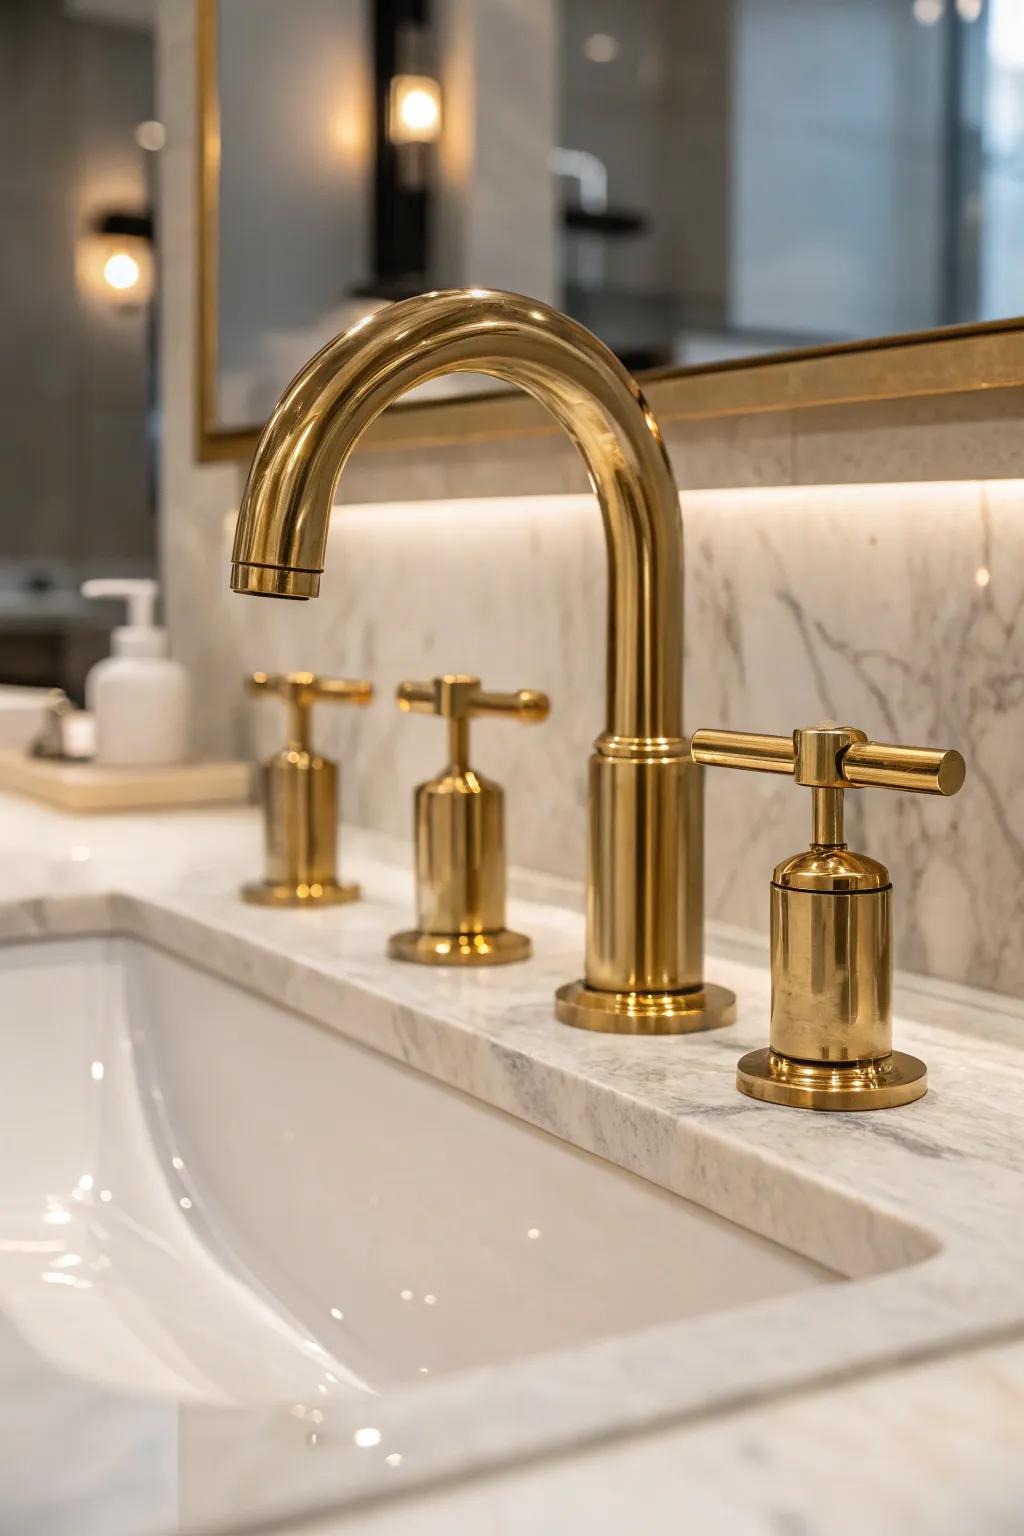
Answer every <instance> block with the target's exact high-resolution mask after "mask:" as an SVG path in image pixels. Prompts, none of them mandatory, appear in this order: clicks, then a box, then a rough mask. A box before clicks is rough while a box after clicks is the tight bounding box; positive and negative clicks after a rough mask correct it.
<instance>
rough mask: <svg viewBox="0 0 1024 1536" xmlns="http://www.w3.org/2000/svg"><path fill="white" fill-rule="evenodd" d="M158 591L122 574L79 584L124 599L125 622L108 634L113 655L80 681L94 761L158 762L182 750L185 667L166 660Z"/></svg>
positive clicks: (174, 758)
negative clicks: (92, 724)
mask: <svg viewBox="0 0 1024 1536" xmlns="http://www.w3.org/2000/svg"><path fill="white" fill-rule="evenodd" d="M158 591H159V588H158V586H157V583H156V582H155V581H146V580H129V579H127V578H125V579H122V580H115V579H111V580H103V581H86V582H83V584H82V596H83V597H98V598H109V597H119V598H123V599H124V601H125V602H126V603H127V604H128V623H127V624H125V625H122V626H121V627H120V628H119V629H115V630H114V632H113V634H112V635H111V639H110V652H111V654H110V655H109V656H108V657H107V658H106V660H105V661H98V662H97V663H96V665H95V666H94V667H93V668H92V670H91V671H90V673H89V675H88V677H87V678H86V680H85V702H86V707H87V709H89V710H90V711H91V713H92V714H93V715H94V716H95V718H96V761H97V762H98V763H109V764H111V765H119V766H124V767H129V766H150V767H161V766H166V765H168V764H170V763H181V762H184V760H185V758H186V757H187V756H188V724H189V687H188V673H187V672H186V671H185V668H184V667H183V666H181V664H180V663H179V662H176V661H172V660H171V659H170V657H169V656H168V654H167V631H166V630H165V629H160V628H158V627H157V625H156V624H155V623H154V614H155V608H156V599H157V593H158Z"/></svg>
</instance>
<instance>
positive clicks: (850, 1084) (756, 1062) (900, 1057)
mask: <svg viewBox="0 0 1024 1536" xmlns="http://www.w3.org/2000/svg"><path fill="white" fill-rule="evenodd" d="M736 1086H737V1088H738V1089H739V1090H740V1092H741V1093H746V1094H749V1096H750V1097H751V1098H752V1099H763V1100H764V1101H765V1103H767V1104H787V1105H789V1106H790V1108H792V1109H825V1110H833V1111H834V1110H843V1111H849V1110H858V1109H895V1108H896V1106H897V1105H899V1104H912V1103H913V1101H914V1100H915V1099H919V1098H921V1097H922V1095H923V1094H925V1093H927V1092H928V1069H927V1067H926V1066H925V1064H924V1062H923V1061H918V1059H917V1057H916V1056H906V1055H904V1053H903V1052H902V1051H892V1052H891V1053H890V1055H888V1056H886V1057H884V1058H883V1060H881V1061H875V1062H850V1063H847V1064H843V1063H840V1062H836V1063H834V1064H833V1065H831V1066H830V1065H828V1064H825V1063H814V1062H809V1061H792V1060H790V1058H789V1057H788V1056H777V1055H776V1053H775V1052H774V1051H773V1050H771V1049H770V1048H766V1049H764V1050H760V1051H751V1052H750V1054H749V1056H744V1057H743V1058H742V1060H741V1061H740V1062H739V1064H738V1065H737V1067H736Z"/></svg>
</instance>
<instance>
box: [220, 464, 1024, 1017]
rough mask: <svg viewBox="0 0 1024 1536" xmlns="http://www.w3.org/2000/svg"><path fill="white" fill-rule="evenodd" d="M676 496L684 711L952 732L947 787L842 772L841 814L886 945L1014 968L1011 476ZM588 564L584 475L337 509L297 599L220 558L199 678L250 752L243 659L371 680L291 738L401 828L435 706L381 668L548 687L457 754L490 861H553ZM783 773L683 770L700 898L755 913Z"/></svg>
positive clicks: (407, 820) (790, 831) (790, 791)
mask: <svg viewBox="0 0 1024 1536" xmlns="http://www.w3.org/2000/svg"><path fill="white" fill-rule="evenodd" d="M682 507H683V518H684V525H685V533H686V549H687V571H686V600H687V635H686V647H687V672H686V676H687V695H686V707H685V718H686V724H687V728H688V729H695V728H696V727H697V726H702V725H723V726H731V727H739V728H746V729H750V730H761V731H772V732H778V733H784V732H788V731H789V730H790V729H791V728H792V727H793V726H794V725H797V724H806V723H810V722H814V721H816V720H818V719H821V718H833V719H840V720H842V721H844V722H847V723H850V724H853V725H857V726H860V727H862V728H863V729H864V730H866V731H867V732H868V734H869V735H870V736H872V737H875V738H876V739H879V740H885V741H901V742H908V743H914V744H931V745H941V746H956V747H959V748H960V749H961V750H962V751H963V753H964V755H965V757H966V759H967V763H968V781H967V784H966V786H965V788H964V789H963V791H962V792H961V794H960V795H959V796H958V797H957V798H956V799H955V800H953V801H948V802H947V801H941V800H938V799H931V798H928V797H924V796H914V795H901V794H894V793H888V792H885V791H854V792H852V793H851V794H850V795H849V796H848V803H849V812H848V829H849V831H848V835H849V838H850V841H851V843H854V844H856V845H859V846H860V847H861V848H862V849H863V850H864V851H867V852H870V853H872V854H873V855H874V856H875V857H878V858H881V859H883V860H884V861H885V862H886V863H887V864H888V865H889V866H890V868H891V870H892V874H893V878H894V881H895V884H896V894H897V905H896V934H897V940H896V945H897V964H898V965H900V966H902V967H904V968H907V969H912V970H916V971H921V972H925V973H930V974H933V975H937V976H941V977H944V978H948V979H952V980H955V981H962V982H967V983H971V984H973V985H977V986H982V987H987V988H992V989H994V990H997V991H1004V992H1020V991H1021V990H1022V988H1024V947H1022V946H1021V945H1020V944H1019V943H1017V942H1016V939H1015V935H1016V934H1017V932H1018V931H1019V927H1020V924H1021V920H1022V916H1024V911H1022V909H1024V790H1022V789H1021V788H1020V775H1018V773H1017V766H1016V760H1015V758H1014V750H1015V746H1016V744H1017V743H1020V742H1021V741H1022V739H1024V580H1022V577H1021V575H1020V572H1021V570H1022V569H1024V558H1022V557H1024V482H1022V481H1008V480H1002V481H984V482H982V481H958V482H949V483H939V484H935V483H928V484H901V485H880V486H878V485H876V486H870V487H868V486H829V487H783V488H777V489H751V490H735V491H732V490H730V491H724V490H713V491H686V492H684V494H683V496H682ZM226 537H227V530H226V532H225V538H226ZM605 582H606V573H605V557H604V548H603V536H602V531H601V525H600V519H599V517H598V515H597V510H596V505H595V503H594V501H593V499H592V498H591V497H590V496H587V495H569V496H538V497H530V498H505V499H499V500H491V501H469V500H463V501H448V502H420V503H409V504H403V505H394V504H378V505H365V506H357V507H344V508H339V509H338V510H337V511H336V514H335V517H334V521H333V525H332V530H331V536H330V548H329V553H328V559H327V570H326V573H325V577H324V581H323V587H322V597H321V600H320V601H319V602H315V603H308V604H291V603H289V604H284V603H281V604H276V603H270V602H257V601H253V600H251V599H249V600H242V599H241V598H238V597H234V596H232V595H230V594H229V593H228V592H227V590H226V581H225V585H224V588H222V589H221V588H219V583H218V588H219V590H220V591H221V592H222V596H221V597H220V598H219V599H218V601H219V602H221V603H222V604H223V611H222V614H221V615H220V616H219V617H218V619H217V621H216V624H215V626H214V627H215V629H216V632H217V658H216V662H215V663H214V661H213V658H212V657H211V658H210V661H211V664H214V665H216V666H217V667H218V668H219V669H221V670H222V677H221V681H220V684H219V686H218V689H217V692H218V693H219V694H220V696H221V697H222V699H223V700H224V705H223V706H222V707H224V708H226V709H228V710H229V712H230V711H231V710H234V711H236V713H235V714H234V715H233V717H232V725H233V728H234V729H236V730H237V731H238V733H239V734H240V736H241V738H242V739H243V741H244V742H245V744H246V745H247V746H249V747H250V748H251V749H252V750H254V751H256V752H258V753H261V754H262V753H266V752H268V751H270V750H273V749H274V748H275V747H276V746H277V745H278V744H279V742H280V739H281V733H282V726H283V721H282V720H281V718H280V712H279V710H278V708H277V706H275V705H274V704H273V703H269V702H267V703H262V704H248V703H246V702H244V701H243V696H242V692H241V679H242V675H243V673H244V672H245V671H247V670H250V669H253V668H256V667H265V668H268V669H277V668H288V667H310V668H313V669H316V670H320V671H332V672H340V673H348V674H352V675H356V674H358V675H362V676H366V677H369V678H371V679H373V681H374V683H375V685H376V687H377V699H376V701H375V704H374V705H373V706H372V707H371V708H370V709H368V710H355V709H348V708H341V707H331V706H322V707H321V708H320V709H319V710H318V712H317V719H316V740H317V742H318V744H319V745H320V746H321V747H322V749H323V750H325V751H327V752H329V753H331V754H332V755H334V754H336V755H339V756H340V757H341V758H342V761H343V765H344V781H343V782H344V787H343V800H344V815H345V819H346V820H348V821H353V822H356V823H358V824H360V825H363V826H367V827H371V828H375V829H378V830H383V831H387V832H395V833H408V831H409V830H410V828H411V813H412V812H411V808H412V791H413V787H414V785H415V784H416V783H417V782H418V781H419V780H421V779H423V778H425V777H428V776H430V775H431V774H432V773H434V772H436V771H437V770H438V768H439V767H440V766H441V764H442V762H443V755H444V754H443V731H442V727H441V725H440V723H435V722H432V721H430V720H427V719H424V718H422V717H420V716H403V715H400V714H399V712H398V710H397V708H396V707H395V705H394V702H393V695H394V689H395V686H396V684H397V683H398V682H399V681H400V680H401V679H403V678H407V677H424V678H427V677H431V676H433V675H435V674H437V673H440V672H444V671H462V672H474V673H479V674H480V675H481V677H482V678H483V681H484V683H485V684H486V685H488V686H491V687H495V688H516V687H526V686H528V687H538V688H544V689H546V690H548V691H549V692H550V694H551V697H552V702H553V709H552V714H551V718H550V720H549V721H548V722H547V723H546V724H545V725H543V726H541V727H539V728H534V729H524V728H522V727H520V726H517V725H513V724H510V723H507V722H501V721H498V722H480V723H478V724H477V726H476V727H475V730H474V743H473V756H474V760H475V763H476V765H477V766H478V767H479V768H480V769H481V770H482V771H484V772H485V773H488V774H491V775H492V776H493V777H495V778H497V779H498V780H499V781H500V782H501V783H503V784H504V785H505V787H506V791H507V796H508V803H507V819H508V842H509V854H510V859H511V860H512V862H513V863H515V864H518V865H521V866H524V867H526V868H532V869H536V870H540V871H544V872H545V873H549V874H555V875H561V876H567V877H570V878H574V879H579V878H581V876H582V873H583V857H584V854H583V850H584V804H585V770H586V761H587V756H588V752H589V748H590V744H591V741H592V740H593V738H594V736H595V735H596V734H597V732H598V730H599V729H600V727H601V724H602V702H603V688H604V632H605V615H604V604H605ZM208 617H209V616H208ZM225 667H226V668H228V669H229V672H228V675H227V676H224V675H223V669H224V668H225ZM232 668H234V669H236V670H237V676H238V689H237V692H236V691H235V690H234V689H233V688H232V686H231V682H230V669H232ZM207 697H209V693H207ZM229 701H230V702H229ZM227 723H228V722H227V720H225V722H224V724H225V725H227ZM207 734H208V733H207ZM808 800H809V797H808V796H807V795H806V794H804V793H803V792H801V791H798V790H797V789H796V788H795V787H794V785H793V784H792V783H791V781H789V780H780V779H777V778H774V777H765V776H761V775H756V774H741V773H728V772H721V771H718V772H716V771H712V772H710V773H709V776H708V816H707V905H708V914H709V916H710V917H712V918H715V919H718V920H720V921H724V922H728V923H731V924H735V925H738V926H742V927H746V928H752V929H756V930H762V931H763V930H766V928H767V918H768V879H769V876H770V872H771V869H772V867H773V865H774V864H775V863H776V861H777V860H779V859H780V858H782V857H785V856H786V855H788V854H790V853H793V852H795V851H797V850H798V849H799V848H800V847H801V846H803V845H804V843H805V842H806V840H807V835H808V824H809V814H810V812H809V803H808Z"/></svg>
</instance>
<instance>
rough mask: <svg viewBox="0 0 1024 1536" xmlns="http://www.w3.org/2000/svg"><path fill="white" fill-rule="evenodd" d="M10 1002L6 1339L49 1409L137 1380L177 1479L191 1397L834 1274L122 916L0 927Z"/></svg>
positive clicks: (696, 1305)
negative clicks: (72, 929)
mask: <svg viewBox="0 0 1024 1536" xmlns="http://www.w3.org/2000/svg"><path fill="white" fill-rule="evenodd" d="M0 1004H2V1006H0V1031H2V1041H3V1062H4V1114H3V1116H2V1118H0V1124H2V1136H3V1141H4V1147H3V1154H2V1156H0V1315H2V1320H3V1321H2V1324H0V1366H3V1365H4V1364H5V1363H6V1365H7V1367H8V1371H7V1377H8V1380H10V1368H11V1361H12V1360H15V1361H16V1362H17V1372H18V1379H19V1380H21V1381H22V1382H23V1383H24V1382H29V1383H31V1382H33V1381H35V1382H36V1384H37V1386H38V1383H40V1382H46V1383H49V1388H48V1389H47V1391H49V1396H47V1391H44V1390H43V1388H42V1387H39V1391H38V1393H37V1396H39V1411H40V1413H44V1412H50V1413H51V1415H52V1413H53V1411H54V1410H53V1402H54V1400H55V1399H54V1395H53V1394H54V1392H57V1387H56V1385H55V1384H61V1385H60V1392H57V1399H59V1401H60V1402H64V1403H65V1404H66V1403H67V1401H69V1399H68V1397H67V1394H68V1392H69V1391H71V1390H72V1389H71V1388H70V1387H69V1386H68V1383H69V1382H70V1383H78V1384H79V1389H81V1390H84V1389H85V1386H86V1385H88V1386H89V1387H90V1388H91V1389H93V1390H95V1391H96V1392H98V1393H100V1394H101V1396H102V1400H103V1401H104V1402H111V1401H114V1400H117V1401H121V1400H123V1399H124V1398H125V1396H129V1397H130V1398H131V1399H132V1400H133V1401H134V1402H135V1404H136V1409H135V1417H134V1419H133V1422H134V1423H135V1424H136V1425H143V1423H144V1422H145V1423H149V1424H150V1425H151V1427H152V1428H153V1435H155V1437H156V1438H155V1439H153V1436H150V1438H149V1439H148V1440H147V1442H146V1443H147V1445H148V1446H149V1450H148V1451H147V1452H146V1454H147V1455H148V1456H149V1457H150V1463H151V1466H152V1468H153V1469H155V1470H154V1472H153V1475H154V1477H156V1478H157V1481H160V1482H161V1487H162V1488H163V1495H165V1496H166V1498H167V1499H170V1500H171V1501H172V1502H173V1487H172V1484H173V1470H174V1447H173V1437H172V1438H171V1440H168V1439H167V1437H166V1436H164V1438H163V1439H161V1433H162V1431H161V1430H160V1426H161V1425H166V1423H167V1422H168V1420H167V1419H166V1415H167V1413H168V1412H170V1413H171V1415H172V1421H173V1414H174V1412H176V1411H177V1405H181V1404H197V1403H198V1404H221V1405H233V1406H236V1407H243V1408H244V1407H250V1408H251V1407H264V1406H268V1407H269V1406H272V1405H277V1404H285V1405H298V1406H300V1407H301V1405H316V1404H321V1403H324V1402H337V1401H338V1400H339V1399H340V1398H343V1397H345V1396H348V1397H350V1398H352V1397H355V1398H359V1397H360V1396H362V1395H365V1394H367V1393H380V1392H387V1391H388V1390H389V1389H391V1388H393V1387H394V1386H396V1385H398V1384H403V1383H408V1382H410V1381H422V1380H423V1378H424V1377H425V1376H428V1377H436V1376H437V1375H438V1374H439V1373H443V1372H453V1371H460V1370H463V1369H466V1368H469V1367H473V1366H480V1365H484V1364H489V1363H494V1362H501V1361H506V1360H509V1359H511V1358H514V1357H517V1356H522V1355H524V1354H529V1353H533V1352H536V1351H542V1350H549V1349H553V1348H562V1347H567V1346H571V1345H573V1344H579V1343H582V1342H586V1341H588V1340H592V1339H597V1338H600V1337H602V1336H604V1335H608V1334H612V1333H625V1332H630V1331H633V1330H635V1329H639V1328H642V1327H644V1326H645V1325H647V1324H651V1323H655V1322H659V1321H665V1320H669V1319H675V1318H681V1317H685V1316H687V1315H696V1314H700V1313H704V1312H710V1311H716V1310H719V1309H721V1308H724V1307H731V1306H736V1305H739V1304H742V1303H745V1302H750V1301H753V1300H756V1299H760V1298H765V1297H769V1296H772V1295H776V1294H779V1293H781V1292H785V1291H791V1290H795V1289H798V1288H800V1287H804V1286H809V1285H813V1284H816V1283H819V1282H822V1281H824V1280H828V1279H830V1278H834V1277H833V1276H831V1275H830V1273H829V1272H828V1271H826V1270H823V1269H821V1268H820V1267H818V1266H816V1265H814V1264H812V1263H810V1262H809V1261H807V1260H804V1259H802V1258H800V1257H798V1256H796V1255H794V1254H791V1253H789V1252H787V1251H786V1250H784V1249H782V1248H780V1247H778V1246H776V1245H774V1244H772V1243H770V1242H768V1241H766V1240H764V1239H762V1238H759V1237H756V1236H753V1235H751V1234H750V1233H747V1232H745V1231H743V1230H742V1229H741V1228H739V1227H737V1226H734V1225H732V1224H731V1223H729V1222H726V1221H724V1220H722V1219H720V1218H718V1217H715V1216H712V1215H709V1214H708V1213H707V1212H705V1211H703V1210H701V1209H700V1208H699V1207H697V1206H695V1205H692V1204H690V1203H688V1202H686V1201H685V1200H681V1199H679V1198H677V1197H676V1196H673V1195H671V1194H668V1193H666V1192H664V1191H662V1190H660V1189H658V1188H656V1187H655V1186H653V1185H651V1184H648V1183H645V1182H644V1181H642V1180H640V1179H638V1178H636V1177H634V1176H632V1175H630V1174H627V1173H624V1172H622V1171H621V1170H619V1169H617V1168H615V1167H613V1166H611V1165H610V1164H607V1163H604V1162H602V1161H600V1160H599V1159H597V1158H594V1157H592V1156H590V1155H589V1154H586V1153H582V1152H579V1151H577V1150H575V1149H574V1148H572V1147H571V1146H569V1145H567V1144H566V1143H563V1142H560V1141H558V1140H556V1139H555V1138H553V1137H551V1136H548V1135H547V1134H546V1133H544V1132H541V1131H538V1130H535V1129H533V1128H532V1127H530V1126H528V1125H526V1124H524V1123H522V1122H520V1121H517V1120H515V1119H513V1118H511V1117H510V1116H507V1115H505V1114H503V1113H502V1112H500V1111H497V1110H493V1109H490V1108H488V1107H487V1106H485V1105H483V1104H481V1103H479V1102H477V1101H475V1100H472V1099H470V1098H468V1097H466V1096H464V1095H462V1094H460V1093H459V1092H457V1091H455V1090H452V1089H450V1088H447V1087H445V1086H444V1085H442V1084H439V1083H437V1082H435V1081H433V1080H432V1079H430V1078H427V1077H425V1076H423V1075H422V1074H421V1073H418V1072H415V1071H412V1070H410V1069H408V1068H405V1067H403V1066H401V1065H399V1064H397V1063H396V1062H394V1061H392V1060H390V1059H388V1058H386V1057H384V1056H382V1055H377V1054H376V1053H374V1052H372V1051H369V1050H366V1049H365V1048H363V1047H362V1046H359V1045H356V1044H354V1043H352V1042H350V1041H348V1040H346V1039H345V1038H343V1037H342V1036H341V1035H340V1034H337V1033H335V1032H334V1031H332V1030H328V1029H325V1028H323V1027H322V1026H320V1025H318V1024H315V1023H312V1022H310V1021H308V1020H307V1019H304V1018H303V1017H301V1016H299V1015H298V1014H293V1013H289V1012H288V1011H286V1010H284V1009H282V1008H279V1007H277V1006H275V1005H272V1004H270V1003H268V1002H265V1001H263V1000H261V999H260V998H258V997H256V996H254V995H252V994H250V993H248V992H246V991H244V990H242V989H241V988H239V987H236V986H233V985H231V984H229V983H227V982H224V981H222V980H220V979H218V978H216V977H214V976H213V975H210V974H208V973H206V972H205V971H202V970H200V969H198V968H193V967H191V966H189V965H187V964H186V963H184V962H182V961H181V960H178V959H176V958H174V957H172V956H170V955H168V954H165V953H163V952H162V951H159V950H157V949H154V948H148V947H146V946H144V945H143V944H141V943H139V942H137V941H133V940H128V939H122V938H110V937H105V938H88V939H86V938H82V939H68V940H61V941H47V942H40V943H35V944H17V945H10V946H8V947H6V948H0ZM33 1371H35V1376H33ZM50 1388H52V1391H50ZM61 1393H63V1396H61ZM29 1398H30V1399H31V1392H30V1393H29ZM76 1401H77V1400H76ZM47 1403H49V1404H50V1407H49V1409H47V1408H46V1404H47ZM22 1410H24V1399H23V1401H22ZM147 1412H148V1413H150V1414H151V1418H150V1420H146V1419H145V1414H146V1413H147ZM152 1415H155V1417H152ZM161 1415H164V1417H161ZM49 1422H50V1423H51V1424H52V1418H51V1420H50V1421H49ZM140 1432H141V1431H140ZM8 1455H9V1456H10V1460H9V1461H8V1462H7V1463H5V1462H4V1453H3V1452H0V1527H2V1528H5V1529H6V1528H7V1527H6V1526H5V1525H4V1519H5V1518H6V1517H7V1516H9V1512H10V1510H11V1509H12V1508H17V1509H18V1510H22V1508H23V1505H22V1504H21V1503H19V1502H18V1500H19V1498H21V1499H22V1500H24V1497H25V1492H24V1489H23V1488H22V1487H21V1483H20V1482H19V1479H21V1478H23V1477H24V1476H26V1475H27V1474H25V1473H24V1469H23V1467H22V1466H21V1464H20V1461H19V1458H18V1457H17V1456H14V1455H13V1454H11V1453H8ZM158 1474H159V1475H158ZM161 1479H162V1481H161ZM12 1488H13V1490H14V1491H13V1492H12ZM5 1490H6V1491H5ZM19 1490H20V1492H19ZM163 1495H162V1496H163ZM5 1511H6V1512H7V1516H5ZM36 1514H37V1517H38V1518H37V1520H36V1523H35V1524H32V1523H30V1522H29V1521H28V1520H27V1519H26V1520H23V1523H22V1524H20V1525H17V1523H16V1528H18V1529H24V1530H29V1529H31V1530H32V1531H33V1533H44V1532H46V1531H49V1530H51V1529H52V1530H53V1531H57V1530H60V1529H63V1527H61V1526H60V1525H59V1523H58V1524H51V1525H47V1523H46V1520H45V1519H44V1518H43V1515H41V1514H39V1511H38V1510H37V1511H36ZM83 1519H84V1517H81V1518H80V1519H79V1523H78V1525H77V1527H76V1529H77V1530H78V1532H79V1533H81V1532H85V1531H87V1530H90V1529H92V1527H90V1526H89V1525H88V1522H87V1521H85V1522H84V1523H83ZM161 1519H162V1520H163V1521H164V1523H167V1521H168V1512H167V1510H163V1511H162V1513H161ZM154 1523H158V1522H156V1521H154ZM12 1528H15V1527H12ZM140 1528H142V1522H141V1521H139V1522H137V1524H134V1525H129V1526H126V1527H125V1529H131V1530H137V1529H140ZM95 1529H96V1530H97V1532H99V1531H102V1532H103V1533H104V1536H112V1533H114V1532H115V1531H117V1530H120V1529H121V1527H120V1526H118V1524H117V1520H116V1519H114V1518H112V1517H111V1516H110V1514H109V1512H108V1514H107V1515H106V1516H105V1523H103V1521H100V1523H98V1524H97V1525H96V1526H95Z"/></svg>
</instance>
